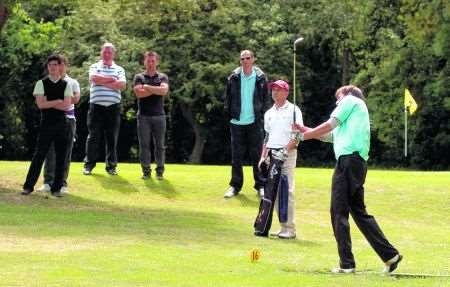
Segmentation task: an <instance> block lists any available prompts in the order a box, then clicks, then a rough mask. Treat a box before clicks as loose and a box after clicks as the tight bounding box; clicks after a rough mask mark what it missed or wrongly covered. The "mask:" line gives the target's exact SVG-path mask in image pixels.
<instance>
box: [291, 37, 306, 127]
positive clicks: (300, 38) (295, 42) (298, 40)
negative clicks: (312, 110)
mask: <svg viewBox="0 0 450 287" xmlns="http://www.w3.org/2000/svg"><path fill="white" fill-rule="evenodd" d="M303 39H304V38H303V37H299V38H297V40H295V41H294V62H293V66H294V75H293V77H292V81H293V83H294V86H293V89H294V123H295V103H296V88H295V55H296V51H297V49H296V46H297V44H299V43H300V42H302V41H303Z"/></svg>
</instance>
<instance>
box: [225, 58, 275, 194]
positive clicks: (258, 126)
mask: <svg viewBox="0 0 450 287" xmlns="http://www.w3.org/2000/svg"><path fill="white" fill-rule="evenodd" d="M254 63H255V57H254V54H253V52H252V51H250V50H243V51H241V53H240V64H241V65H240V67H238V68H236V69H235V70H234V71H233V72H232V73H231V75H230V76H229V77H228V82H227V87H226V93H225V102H224V109H225V114H226V116H227V117H228V118H229V119H230V132H231V157H232V159H231V161H232V168H231V180H230V187H229V188H228V190H227V191H226V192H225V194H224V197H225V198H231V197H234V196H236V195H238V194H239V192H240V191H241V189H242V186H243V182H244V175H243V169H242V163H243V160H244V156H245V153H246V152H248V154H249V156H250V160H251V163H252V166H253V178H254V181H255V184H254V188H255V190H256V192H257V194H258V195H259V196H260V197H262V196H263V195H264V179H263V176H262V174H261V171H260V170H259V169H258V161H259V154H260V152H261V148H262V141H263V120H264V113H265V112H266V111H267V110H268V109H269V108H270V107H271V105H272V101H271V98H270V97H269V96H268V92H267V79H266V76H265V74H264V72H263V71H262V70H261V69H260V68H258V67H256V66H255V65H254Z"/></svg>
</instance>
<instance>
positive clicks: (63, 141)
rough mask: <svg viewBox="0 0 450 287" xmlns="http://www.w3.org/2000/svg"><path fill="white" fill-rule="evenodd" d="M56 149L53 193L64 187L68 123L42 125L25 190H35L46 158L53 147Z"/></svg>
mask: <svg viewBox="0 0 450 287" xmlns="http://www.w3.org/2000/svg"><path fill="white" fill-rule="evenodd" d="M52 144H53V145H54V148H55V158H56V160H55V178H54V181H53V185H52V186H51V191H52V192H54V191H59V190H60V189H61V187H62V182H63V175H64V158H65V155H66V151H67V144H68V137H67V124H66V122H63V123H57V124H55V125H49V124H47V125H45V124H41V127H40V130H39V135H38V138H37V142H36V149H35V152H34V154H33V159H32V160H31V165H30V168H29V169H28V174H27V178H26V180H25V183H24V184H23V188H24V189H29V190H33V189H34V186H35V185H36V182H37V180H38V178H39V174H40V173H41V170H42V165H43V164H44V160H45V156H46V155H47V153H48V150H49V148H50V146H51V145H52Z"/></svg>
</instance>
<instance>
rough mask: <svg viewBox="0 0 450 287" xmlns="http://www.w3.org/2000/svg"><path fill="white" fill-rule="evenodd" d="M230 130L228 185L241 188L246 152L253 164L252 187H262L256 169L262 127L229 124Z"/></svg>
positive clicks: (260, 175)
mask: <svg viewBox="0 0 450 287" xmlns="http://www.w3.org/2000/svg"><path fill="white" fill-rule="evenodd" d="M230 131H231V180H230V186H232V187H234V188H235V189H236V190H237V191H240V190H241V189H242V185H243V183H244V174H243V170H242V164H243V161H244V157H245V154H246V152H248V154H249V156H250V161H251V163H252V166H253V179H254V180H255V185H254V188H256V189H259V188H261V187H264V178H263V176H262V174H261V171H260V170H259V169H258V161H259V157H260V153H261V148H262V141H263V128H262V125H261V124H258V123H253V124H250V125H235V124H230Z"/></svg>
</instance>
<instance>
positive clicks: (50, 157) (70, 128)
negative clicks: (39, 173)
mask: <svg viewBox="0 0 450 287" xmlns="http://www.w3.org/2000/svg"><path fill="white" fill-rule="evenodd" d="M76 127H77V125H76V121H75V119H67V138H68V143H67V151H66V155H65V157H64V175H63V186H67V178H68V176H69V167H70V161H71V158H72V148H73V142H74V140H75V134H76ZM55 165H56V152H55V146H54V144H53V143H52V144H51V145H50V148H49V150H48V153H47V156H46V157H45V165H44V183H46V184H48V185H50V186H52V184H53V181H54V179H55Z"/></svg>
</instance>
